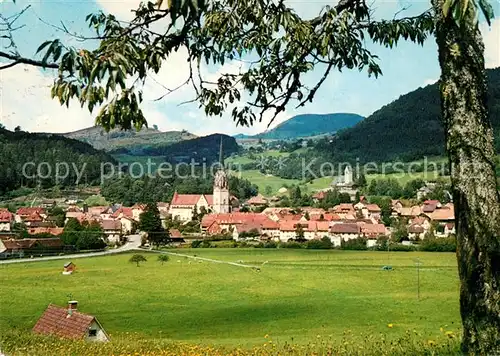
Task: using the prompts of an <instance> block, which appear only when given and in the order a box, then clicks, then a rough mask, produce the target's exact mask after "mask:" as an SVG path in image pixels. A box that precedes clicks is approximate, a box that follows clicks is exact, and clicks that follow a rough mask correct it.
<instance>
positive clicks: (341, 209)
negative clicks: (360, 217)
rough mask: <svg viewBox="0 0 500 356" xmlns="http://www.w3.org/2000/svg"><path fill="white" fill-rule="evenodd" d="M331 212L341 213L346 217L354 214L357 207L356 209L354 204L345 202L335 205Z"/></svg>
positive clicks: (342, 216) (341, 215) (340, 214)
mask: <svg viewBox="0 0 500 356" xmlns="http://www.w3.org/2000/svg"><path fill="white" fill-rule="evenodd" d="M331 212H332V213H335V214H337V215H339V216H340V217H341V218H345V217H346V216H347V215H351V216H354V215H355V214H356V209H354V205H352V204H345V203H344V204H339V205H336V206H334V207H333V209H331Z"/></svg>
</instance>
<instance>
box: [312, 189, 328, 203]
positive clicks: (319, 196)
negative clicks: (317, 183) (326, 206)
mask: <svg viewBox="0 0 500 356" xmlns="http://www.w3.org/2000/svg"><path fill="white" fill-rule="evenodd" d="M326 194H327V193H326V192H325V191H324V190H321V191H319V192H317V193H314V194H313V196H312V198H313V201H314V202H315V203H319V202H321V201H323V200H324V199H325V198H326Z"/></svg>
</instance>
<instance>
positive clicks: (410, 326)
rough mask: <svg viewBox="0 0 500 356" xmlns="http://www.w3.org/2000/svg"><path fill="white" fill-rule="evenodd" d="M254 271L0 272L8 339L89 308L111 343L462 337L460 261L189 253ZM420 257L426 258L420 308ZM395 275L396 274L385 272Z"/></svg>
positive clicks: (112, 260) (122, 268) (100, 267)
mask: <svg viewBox="0 0 500 356" xmlns="http://www.w3.org/2000/svg"><path fill="white" fill-rule="evenodd" d="M175 252H182V253H186V254H188V255H192V256H194V255H197V256H200V257H206V258H213V259H217V260H222V261H228V262H237V261H239V262H240V263H243V264H248V265H255V266H260V267H261V271H260V272H257V271H255V270H253V269H250V268H243V267H237V266H233V265H227V264H216V263H212V262H206V261H203V262H199V261H196V260H193V259H190V258H185V257H177V256H171V258H170V261H169V262H167V263H165V264H164V265H162V263H160V262H158V261H157V256H156V255H154V254H147V253H144V255H145V256H146V257H147V259H148V261H147V262H144V263H142V264H141V265H140V267H137V266H136V265H135V264H132V263H129V262H128V261H129V259H130V256H131V255H129V254H124V255H116V256H109V257H97V258H86V259H78V260H75V261H74V262H75V263H76V266H77V270H76V272H75V273H74V274H73V275H71V276H63V275H62V274H61V272H62V265H63V264H64V262H65V261H47V262H32V263H23V264H13V265H0V284H1V285H2V288H1V289H0V330H2V331H3V332H8V331H12V330H21V331H29V330H30V329H31V328H32V327H33V325H34V324H35V323H36V320H37V319H38V318H39V316H40V315H41V314H42V312H43V311H44V310H45V308H46V307H47V305H48V304H49V303H55V304H58V305H65V304H66V302H67V301H68V299H75V300H78V302H79V310H80V311H82V312H87V313H90V314H93V315H95V316H97V317H98V318H99V320H100V322H101V323H102V325H103V326H104V328H105V329H106V331H107V332H108V333H109V334H110V335H111V338H117V339H124V338H127V337H128V336H127V335H129V334H130V335H132V334H133V335H136V337H138V338H142V339H144V338H145V339H162V340H167V341H175V342H179V341H181V342H188V343H195V344H201V345H223V346H224V345H225V346H230V347H237V346H239V345H241V346H242V347H251V346H255V345H262V343H263V342H264V341H265V339H264V336H265V335H268V336H269V337H271V338H272V339H273V340H274V341H275V342H281V343H284V342H294V343H302V344H304V343H308V342H311V340H312V341H314V340H318V339H321V340H323V339H324V340H326V339H328V340H333V341H335V342H338V341H340V340H342V339H343V337H344V335H345V333H346V332H347V333H348V334H349V335H350V337H351V338H352V339H353V340H357V341H359V342H362V340H363V339H364V338H365V337H366V336H367V335H372V336H373V335H379V334H381V335H383V338H386V339H396V338H400V337H403V336H405V335H406V332H407V331H410V332H413V331H415V333H418V334H419V335H421V336H419V338H421V340H424V341H426V340H428V339H432V340H435V339H436V338H437V337H439V335H441V334H442V332H441V331H440V328H443V329H444V330H445V331H450V332H452V333H453V335H458V333H459V325H460V318H459V304H458V288H459V281H458V276H457V270H456V260H455V256H454V254H451V253H423V252H415V253H404V252H399V253H398V252H391V253H387V252H349V251H335V250H329V251H313V250H287V249H280V250H275V249H219V248H217V249H182V250H175ZM416 258H420V260H421V261H422V263H423V264H422V266H421V267H420V299H417V272H416V267H415V260H416ZM387 264H390V265H392V266H393V267H394V270H393V271H383V270H382V269H381V268H382V266H384V265H387Z"/></svg>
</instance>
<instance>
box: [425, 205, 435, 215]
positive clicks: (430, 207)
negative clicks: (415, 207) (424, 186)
mask: <svg viewBox="0 0 500 356" xmlns="http://www.w3.org/2000/svg"><path fill="white" fill-rule="evenodd" d="M436 209H437V205H436V204H424V206H423V207H422V212H424V213H432V212H433V211H434V210H436Z"/></svg>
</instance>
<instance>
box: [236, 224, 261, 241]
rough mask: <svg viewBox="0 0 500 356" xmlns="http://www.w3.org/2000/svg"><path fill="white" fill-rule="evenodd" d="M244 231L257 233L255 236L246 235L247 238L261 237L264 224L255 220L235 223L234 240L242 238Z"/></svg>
mask: <svg viewBox="0 0 500 356" xmlns="http://www.w3.org/2000/svg"><path fill="white" fill-rule="evenodd" d="M243 233H247V234H253V233H255V236H252V237H245V239H248V238H251V239H259V238H260V237H261V236H262V225H261V224H259V223H257V222H255V221H248V222H243V223H241V224H237V225H235V226H234V229H233V240H236V241H238V240H240V238H241V234H243Z"/></svg>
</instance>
